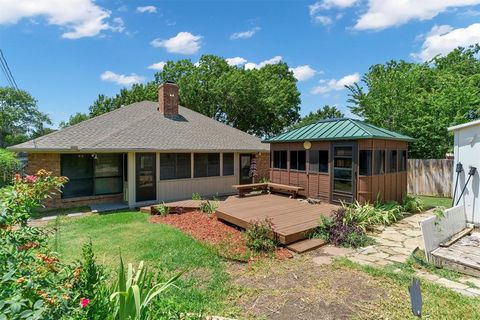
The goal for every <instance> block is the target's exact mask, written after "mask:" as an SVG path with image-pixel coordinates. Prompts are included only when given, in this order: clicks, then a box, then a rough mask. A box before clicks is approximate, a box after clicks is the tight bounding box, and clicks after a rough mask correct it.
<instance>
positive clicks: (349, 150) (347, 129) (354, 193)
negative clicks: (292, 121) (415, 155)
mask: <svg viewBox="0 0 480 320" xmlns="http://www.w3.org/2000/svg"><path fill="white" fill-rule="evenodd" d="M412 140H413V139H412V138H410V137H407V136H404V135H401V134H398V133H395V132H392V131H389V130H385V129H382V128H379V127H376V126H373V125H371V124H367V123H365V122H362V121H359V120H355V119H349V118H340V119H330V120H323V121H319V122H316V123H313V124H310V125H307V126H304V127H301V128H298V129H295V130H291V131H288V132H285V133H283V134H280V135H279V136H276V137H273V138H271V139H268V140H265V141H264V142H268V143H270V149H271V169H270V179H271V180H272V182H275V183H282V184H289V185H296V186H301V187H303V188H304V191H303V195H304V196H307V197H311V198H318V199H321V200H324V201H328V202H334V203H335V202H336V203H338V202H347V203H351V202H353V201H355V200H358V201H359V202H360V203H365V202H373V201H375V200H376V199H377V198H379V199H380V200H383V201H391V200H394V201H401V200H402V199H403V197H404V195H405V194H406V192H407V172H406V170H407V147H408V142H409V141H412ZM300 194H301V195H302V193H300Z"/></svg>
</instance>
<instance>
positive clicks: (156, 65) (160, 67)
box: [148, 61, 167, 71]
mask: <svg viewBox="0 0 480 320" xmlns="http://www.w3.org/2000/svg"><path fill="white" fill-rule="evenodd" d="M166 64H167V63H166V62H165V61H160V62H157V63H154V64H151V65H149V66H148V69H151V70H157V71H162V70H163V67H165V65H166Z"/></svg>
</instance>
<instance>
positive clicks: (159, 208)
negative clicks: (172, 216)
mask: <svg viewBox="0 0 480 320" xmlns="http://www.w3.org/2000/svg"><path fill="white" fill-rule="evenodd" d="M155 211H156V212H157V213H158V214H160V215H161V216H162V217H165V216H168V214H169V213H170V207H168V206H166V205H165V202H164V203H162V204H161V205H158V206H156V207H155Z"/></svg>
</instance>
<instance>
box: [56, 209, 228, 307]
mask: <svg viewBox="0 0 480 320" xmlns="http://www.w3.org/2000/svg"><path fill="white" fill-rule="evenodd" d="M54 226H55V223H54V222H52V223H51V224H49V227H54ZM58 230H59V232H58V233H57V236H56V237H55V236H54V235H52V246H54V247H55V246H56V247H57V250H58V252H59V253H60V254H61V256H62V257H63V258H64V259H65V260H67V261H73V260H76V259H78V258H79V257H80V254H81V249H82V245H83V244H84V243H85V242H87V241H89V239H91V240H92V243H93V248H94V251H95V253H96V255H97V261H99V262H100V263H102V264H104V265H106V266H107V267H108V268H109V269H110V270H116V268H117V266H118V261H119V254H120V252H121V254H122V257H123V260H124V261H125V263H128V262H132V263H133V264H135V265H136V264H138V263H139V262H140V261H141V260H144V261H145V262H146V264H147V266H148V267H149V269H150V270H153V271H156V272H158V275H159V278H160V280H163V279H165V280H166V279H167V278H168V277H170V276H171V275H173V274H174V273H176V272H178V271H180V270H187V273H186V274H185V275H184V276H182V278H181V280H180V281H179V282H178V283H177V285H178V287H179V288H180V289H171V290H170V291H169V292H168V293H166V294H165V295H163V297H162V300H161V302H159V306H158V308H159V309H165V307H167V306H168V307H169V310H172V309H174V310H176V311H178V312H196V313H198V312H208V313H209V314H212V313H213V314H216V313H223V312H222V311H224V310H225V309H226V308H227V307H229V309H231V308H230V307H231V306H227V305H226V303H225V302H224V301H225V300H227V299H225V297H226V295H227V293H228V276H227V274H226V272H225V267H224V262H223V261H222V260H221V259H220V258H219V257H218V256H217V255H215V254H214V253H213V252H212V251H211V250H210V249H208V248H207V247H205V246H203V245H202V244H200V243H198V242H197V241H195V240H193V239H192V238H190V237H189V236H187V235H185V234H184V233H182V232H181V231H179V230H176V229H174V228H171V227H169V226H166V225H161V224H151V223H149V222H148V215H147V214H144V213H140V212H120V213H112V214H105V215H93V216H88V217H83V218H74V219H72V218H62V219H60V220H59V225H58ZM55 238H57V239H58V240H57V241H55V240H54V239H55ZM112 274H113V272H112Z"/></svg>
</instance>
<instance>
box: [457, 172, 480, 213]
mask: <svg viewBox="0 0 480 320" xmlns="http://www.w3.org/2000/svg"><path fill="white" fill-rule="evenodd" d="M475 172H477V168H475V167H470V170H469V171H468V179H467V182H465V185H464V186H463V189H462V193H460V195H459V196H458V201H457V203H456V204H455V205H456V206H458V204H459V203H460V199H461V198H462V195H463V193H464V192H465V189H466V188H467V185H468V182H469V181H470V178H472V177H473V175H474V174H475Z"/></svg>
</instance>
